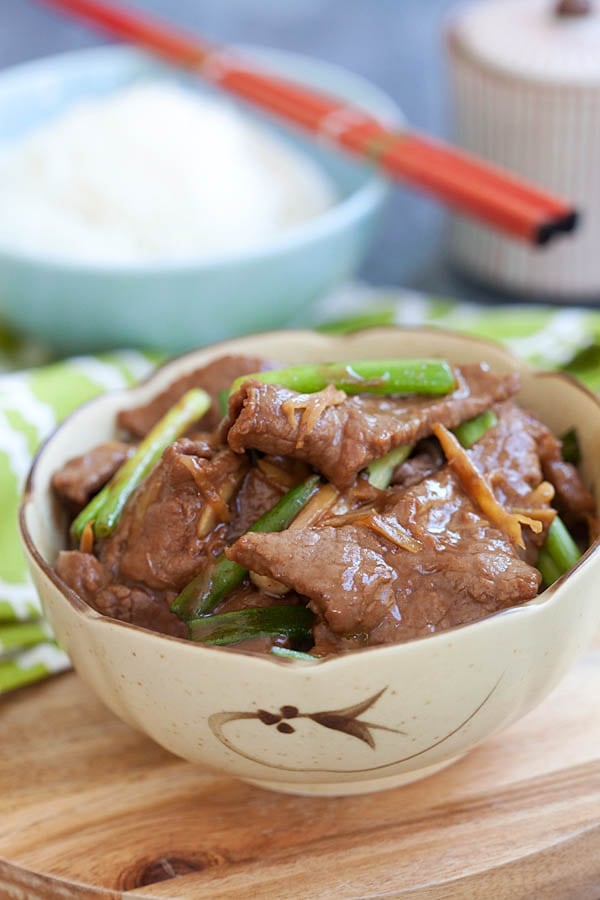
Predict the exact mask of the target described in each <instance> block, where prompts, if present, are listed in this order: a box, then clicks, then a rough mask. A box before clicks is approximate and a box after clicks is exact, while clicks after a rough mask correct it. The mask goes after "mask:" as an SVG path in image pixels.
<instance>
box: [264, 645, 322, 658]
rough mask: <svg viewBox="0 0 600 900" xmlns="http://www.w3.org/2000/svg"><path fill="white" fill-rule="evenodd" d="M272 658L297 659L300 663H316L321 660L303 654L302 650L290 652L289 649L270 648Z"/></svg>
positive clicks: (308, 654)
mask: <svg viewBox="0 0 600 900" xmlns="http://www.w3.org/2000/svg"><path fill="white" fill-rule="evenodd" d="M271 653H272V654H273V656H280V657H281V658H282V659H299V660H302V662H316V661H317V660H319V659H321V657H320V656H313V655H312V653H303V652H302V650H290V648H289V647H277V646H275V647H271Z"/></svg>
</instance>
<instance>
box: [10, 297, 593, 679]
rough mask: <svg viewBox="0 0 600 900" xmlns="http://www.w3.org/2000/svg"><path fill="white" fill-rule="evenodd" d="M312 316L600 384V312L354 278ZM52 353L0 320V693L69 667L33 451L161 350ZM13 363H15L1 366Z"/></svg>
mask: <svg viewBox="0 0 600 900" xmlns="http://www.w3.org/2000/svg"><path fill="white" fill-rule="evenodd" d="M313 323H314V324H315V325H317V326H318V327H321V328H323V329H324V330H328V331H338V332H343V331H349V330H352V329H354V328H358V327H363V326H366V325H375V324H399V325H410V326H417V325H433V326H439V327H442V328H447V329H454V330H460V331H465V332H469V333H471V334H476V335H481V336H483V337H488V338H493V339H496V340H499V341H502V342H503V343H504V344H506V345H507V346H508V347H510V349H512V350H513V351H514V352H515V353H517V354H519V355H521V356H523V357H524V358H526V359H528V360H529V361H530V362H532V363H534V364H536V365H541V366H545V367H548V368H563V369H566V370H568V371H570V372H571V373H572V374H574V375H576V376H577V377H579V378H581V379H582V380H583V381H584V382H585V383H587V384H588V386H590V387H592V388H593V389H595V390H598V391H600V312H595V311H593V310H587V309H577V308H570V307H569V308H564V307H563V308H560V309H559V308H548V307H542V306H537V305H536V306H522V305H519V306H516V305H515V306H477V305H475V304H465V303H455V302H451V301H445V300H437V299H434V298H429V297H425V296H423V295H421V294H416V293H412V292H408V291H399V290H385V291H384V290H375V289H370V288H367V287H362V286H356V287H355V286H353V287H352V288H349V289H344V290H343V291H342V292H339V293H338V294H336V295H333V296H331V297H328V298H327V299H326V300H324V301H323V302H322V303H321V304H320V305H318V306H317V307H316V309H315V311H314V313H313ZM198 343H201V336H199V341H198ZM48 359H49V354H48V353H47V351H45V349H44V348H43V347H39V346H37V347H34V346H31V345H29V344H26V343H19V342H18V341H16V340H15V339H13V338H11V337H10V336H9V335H3V334H2V330H1V328H0V372H4V374H0V499H1V504H2V505H1V509H2V514H1V517H0V694H2V693H3V692H6V691H9V690H11V689H13V688H16V687H20V686H23V685H25V684H30V683H32V682H34V681H37V680H39V679H41V678H43V677H45V676H46V675H48V674H51V673H54V672H60V671H62V670H64V669H65V668H67V667H68V666H69V661H68V658H67V656H66V655H65V654H64V653H63V652H62V651H61V650H60V649H59V648H58V647H57V646H56V644H55V643H54V641H53V640H52V635H51V633H50V630H49V628H48V626H47V625H46V623H45V622H44V621H43V617H42V613H41V609H40V605H39V601H38V598H37V596H36V593H35V590H34V588H33V585H32V584H31V582H30V581H29V578H28V576H27V572H26V566H25V559H24V556H23V553H22V550H21V547H20V541H19V535H18V530H17V511H18V505H19V500H20V495H21V491H22V489H23V485H24V483H25V479H26V477H27V472H28V470H29V466H30V463H31V459H32V457H33V454H34V453H35V451H36V449H37V447H38V446H39V444H40V443H41V441H42V440H43V439H44V438H45V437H46V435H47V434H49V432H50V431H51V430H52V429H53V428H54V427H55V426H56V425H57V424H58V423H59V422H60V421H61V420H62V419H63V418H64V417H65V416H66V415H67V414H68V413H69V412H71V411H72V410H73V409H74V408H75V407H77V406H78V405H80V404H81V403H83V402H84V401H86V400H88V399H90V398H91V397H93V396H95V395H97V394H99V393H101V392H103V391H106V390H112V389H118V388H122V387H125V386H128V385H130V384H132V383H134V382H135V381H137V380H138V379H139V378H141V377H143V376H145V375H146V374H147V373H148V372H149V371H150V369H151V368H152V367H153V365H155V363H156V362H157V360H158V356H157V355H154V356H153V355H151V354H143V353H139V352H137V351H123V352H118V353H113V354H109V355H103V356H97V357H91V356H82V357H77V358H73V359H69V360H64V361H61V362H55V363H49V362H47V361H48ZM33 366H35V367H33ZM11 368H12V369H15V368H17V369H18V370H17V371H10V372H9V371H7V370H9V369H11Z"/></svg>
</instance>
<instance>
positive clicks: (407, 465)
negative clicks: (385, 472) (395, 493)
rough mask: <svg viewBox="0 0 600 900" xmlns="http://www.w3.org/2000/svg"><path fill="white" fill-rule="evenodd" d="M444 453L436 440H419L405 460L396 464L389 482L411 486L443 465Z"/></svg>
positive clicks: (406, 486)
mask: <svg viewBox="0 0 600 900" xmlns="http://www.w3.org/2000/svg"><path fill="white" fill-rule="evenodd" d="M444 462H445V459H444V454H443V453H442V451H441V448H440V445H439V444H438V443H437V441H433V440H429V439H426V440H424V441H420V442H419V444H418V445H417V447H416V448H415V451H414V453H413V454H412V455H411V456H409V458H408V459H407V460H405V461H404V462H403V463H400V465H399V466H396V468H395V469H394V473H393V475H392V481H391V483H392V484H393V485H399V486H401V487H405V488H408V487H412V485H413V484H418V483H419V481H422V480H423V479H424V478H427V476H428V475H432V474H433V473H434V472H437V470H438V469H440V468H441V467H442V466H443V465H444Z"/></svg>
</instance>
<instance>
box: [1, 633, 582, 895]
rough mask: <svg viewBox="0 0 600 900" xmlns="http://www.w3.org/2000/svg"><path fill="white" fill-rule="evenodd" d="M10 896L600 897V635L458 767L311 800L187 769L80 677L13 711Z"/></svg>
mask: <svg viewBox="0 0 600 900" xmlns="http://www.w3.org/2000/svg"><path fill="white" fill-rule="evenodd" d="M0 747H1V759H2V765H1V767H0V898H2V900H4V898H18V900H37V898H60V900H71V898H78V900H79V898H111V900H116V898H125V900H134V898H136V900H164V898H181V900H188V898H198V900H200V898H211V900H219V898H227V897H250V896H251V897H252V898H253V900H263V898H269V900H271V898H279V897H282V898H284V897H285V898H286V900H289V898H323V900H325V898H336V900H340V898H376V897H385V898H387V897H401V898H404V900H405V898H418V900H473V898H475V900H479V898H482V900H488V898H489V900H599V898H600V636H598V638H597V639H596V642H595V643H594V646H593V647H592V648H591V650H590V651H589V652H588V653H587V654H586V655H585V656H584V657H583V658H582V659H581V660H580V661H579V662H578V664H577V665H576V666H575V667H574V668H573V669H572V670H571V671H570V672H569V674H568V675H567V676H566V677H565V679H564V680H563V682H562V683H561V684H560V685H559V687H558V688H557V689H556V690H555V691H554V692H553V693H552V694H551V696H550V697H549V698H548V699H547V700H546V701H545V702H544V703H543V704H542V705H541V706H540V707H538V709H537V710H535V711H533V712H532V713H530V714H529V715H528V716H526V717H525V718H524V719H522V720H521V721H520V722H518V723H516V724H515V725H513V726H512V727H511V728H509V729H508V730H507V731H505V732H503V733H502V734H500V735H497V736H496V737H493V738H491V739H489V740H487V741H485V742H484V743H483V744H482V745H481V746H479V747H478V748H476V749H475V750H474V751H473V752H472V753H471V754H470V755H469V756H467V757H465V758H464V759H463V760H461V761H460V762H458V763H456V764H455V765H453V766H452V767H450V768H449V769H446V770H445V771H444V772H441V773H439V774H437V775H435V776H432V777H431V778H429V779H427V780H425V781H422V782H418V783H416V784H413V785H408V786H406V787H403V788H398V789H396V790H392V791H387V792H384V793H380V794H371V795H367V796H362V797H352V798H338V799H320V798H319V799H313V798H303V797H292V796H286V795H283V794H274V793H269V792H266V791H262V790H260V789H258V788H255V787H252V786H249V785H246V784H243V783H242V782H239V781H235V780H233V779H231V778H228V777H225V776H219V775H215V774H214V773H211V772H209V771H207V770H205V769H202V768H199V767H197V766H192V765H189V764H188V763H185V762H182V761H180V760H178V759H176V758H175V757H173V756H171V755H170V754H169V753H167V752H166V751H164V750H161V749H160V748H159V747H157V746H156V745H155V744H153V743H152V742H151V741H150V740H148V739H147V738H145V737H144V736H142V735H140V734H138V733H137V732H135V731H133V730H132V729H131V728H129V727H128V726H126V725H124V724H122V723H121V722H119V721H118V720H117V719H116V718H114V717H113V716H112V714H110V713H109V712H108V711H107V710H105V709H104V707H103V706H102V705H101V704H100V702H99V701H97V700H96V699H95V697H94V696H93V695H92V694H90V692H89V691H88V689H87V688H86V687H85V686H84V685H83V684H82V682H81V681H80V680H79V679H78V678H77V676H76V675H74V674H73V673H69V674H66V675H62V676H58V677H57V678H54V679H52V680H50V681H48V682H47V683H44V684H42V685H40V686H38V687H36V688H30V689H26V690H24V691H21V692H19V693H16V694H14V695H13V696H10V695H9V696H8V697H7V698H6V699H4V701H3V702H2V703H1V705H0Z"/></svg>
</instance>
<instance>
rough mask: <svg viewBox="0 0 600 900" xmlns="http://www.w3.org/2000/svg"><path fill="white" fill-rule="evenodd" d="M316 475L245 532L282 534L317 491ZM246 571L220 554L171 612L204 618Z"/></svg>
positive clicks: (183, 593)
mask: <svg viewBox="0 0 600 900" xmlns="http://www.w3.org/2000/svg"><path fill="white" fill-rule="evenodd" d="M318 483H319V476H318V475H311V477H310V478H307V479H306V481H303V482H301V483H300V484H297V485H296V486H295V487H293V488H292V489H291V490H289V491H288V492H287V494H284V495H283V497H281V498H280V499H279V500H278V501H277V503H276V504H275V506H272V507H271V509H269V510H267V512H266V513H263V515H262V516H261V517H260V518H259V519H257V520H256V522H255V523H254V525H252V526H251V527H250V528H249V531H283V530H284V528H287V527H288V525H289V524H290V522H291V521H292V520H293V519H294V517H295V516H296V515H297V513H298V512H300V510H301V509H302V507H303V506H304V505H305V504H306V503H308V501H309V500H310V498H311V497H312V496H313V494H314V493H315V491H316V490H317V485H318ZM247 571H248V570H247V569H245V568H244V567H243V566H240V565H239V564H238V563H236V562H233V561H232V560H229V559H227V557H226V556H225V554H224V553H221V554H220V555H219V556H218V557H217V558H216V559H215V561H214V563H213V565H212V566H209V567H208V568H207V569H205V570H204V571H203V572H200V573H199V574H198V575H196V577H195V578H193V579H192V581H190V583H189V584H188V585H186V587H184V589H183V590H182V591H181V593H180V594H179V595H178V596H177V597H176V598H175V600H174V601H173V603H172V605H171V610H172V611H173V612H174V613H176V614H177V615H178V616H179V617H180V618H181V619H183V620H184V621H185V620H187V619H195V618H197V617H198V616H204V615H206V614H207V613H209V612H210V611H211V610H213V609H214V608H215V606H216V605H217V604H218V603H219V602H220V600H222V599H223V597H224V596H225V595H226V594H228V593H229V591H231V590H232V589H233V588H234V587H235V586H236V585H238V584H239V583H240V581H242V579H243V578H244V575H245V574H246V572H247Z"/></svg>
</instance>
